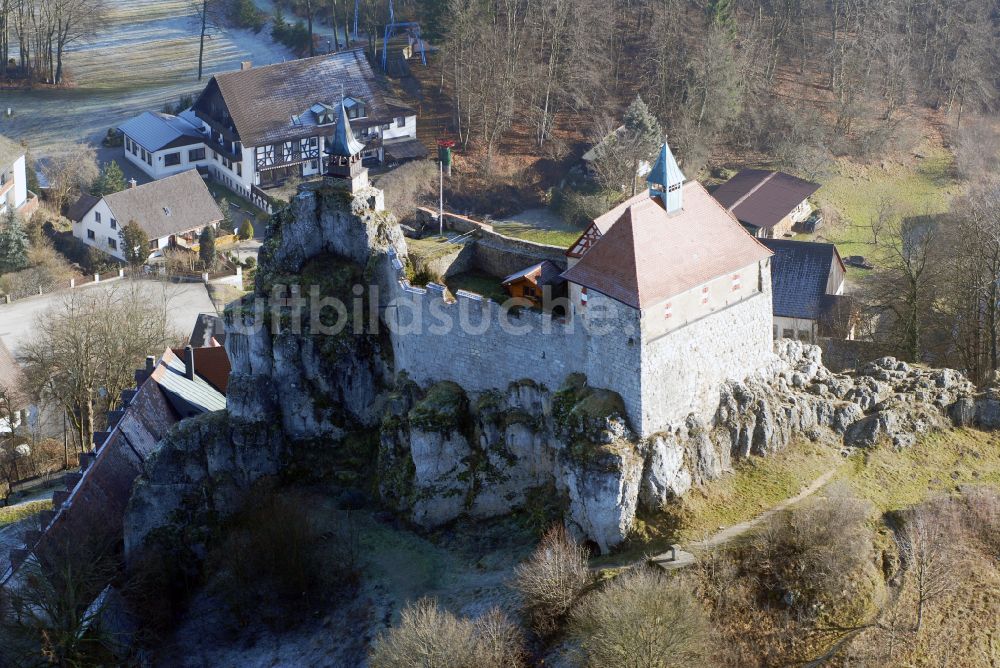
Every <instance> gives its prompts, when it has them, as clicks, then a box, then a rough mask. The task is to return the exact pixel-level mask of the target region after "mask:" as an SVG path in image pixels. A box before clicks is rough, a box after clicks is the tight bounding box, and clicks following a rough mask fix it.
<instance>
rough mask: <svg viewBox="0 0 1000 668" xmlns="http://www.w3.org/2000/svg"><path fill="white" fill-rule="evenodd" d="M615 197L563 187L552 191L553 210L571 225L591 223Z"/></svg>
mask: <svg viewBox="0 0 1000 668" xmlns="http://www.w3.org/2000/svg"><path fill="white" fill-rule="evenodd" d="M615 199H620V194H619V195H616V196H615V197H614V198H612V197H609V196H608V195H606V194H604V193H600V192H598V193H590V192H583V191H579V190H571V189H562V190H556V191H555V192H553V193H552V204H551V207H552V210H553V211H555V212H556V213H557V214H559V216H560V217H561V218H562V219H563V220H564V221H566V223H568V224H570V225H589V224H590V222H591V221H593V220H594V219H595V218H597V217H598V216H600V215H601V214H602V213H604V212H606V211H607V210H608V208H609V206H611V205H612V204H614V203H615V201H614V200H615Z"/></svg>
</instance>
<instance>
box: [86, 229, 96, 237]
mask: <svg viewBox="0 0 1000 668" xmlns="http://www.w3.org/2000/svg"><path fill="white" fill-rule="evenodd" d="M87 238H88V239H96V238H97V235H96V234H94V230H87Z"/></svg>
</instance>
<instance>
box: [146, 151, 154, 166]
mask: <svg viewBox="0 0 1000 668" xmlns="http://www.w3.org/2000/svg"><path fill="white" fill-rule="evenodd" d="M146 164H147V165H149V166H150V167H152V166H153V154H152V153H150V152H149V151H146Z"/></svg>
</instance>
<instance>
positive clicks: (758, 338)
mask: <svg viewBox="0 0 1000 668" xmlns="http://www.w3.org/2000/svg"><path fill="white" fill-rule="evenodd" d="M648 182H649V189H648V191H646V192H643V193H641V194H639V195H637V196H635V197H632V198H631V199H629V200H626V201H625V202H622V203H621V204H619V205H618V206H616V207H614V208H613V209H611V210H610V211H608V212H607V213H605V214H604V215H602V216H599V217H598V218H597V219H595V220H594V221H593V223H592V224H591V225H590V227H589V228H588V229H587V230H586V231H585V232H584V233H583V234H582V235H580V238H579V239H578V240H577V241H576V242H575V243H574V244H573V245H572V246H571V247H570V248H569V250H568V251H566V253H565V258H566V266H567V268H566V270H565V271H563V272H562V273H561V274H560V276H561V278H562V279H564V280H565V281H566V284H567V285H566V292H567V293H568V297H567V299H566V301H567V302H568V303H567V304H565V308H564V309H560V313H559V314H556V313H554V312H545V310H544V309H538V310H535V309H521V310H519V311H517V314H516V315H515V316H513V320H512V319H511V318H510V317H508V316H507V315H505V314H504V312H503V308H502V307H501V306H500V305H499V304H496V303H495V302H493V301H491V300H489V299H486V298H485V297H482V296H480V295H477V294H473V293H467V292H465V291H463V290H458V291H457V292H456V293H455V298H454V300H451V299H450V298H449V296H448V295H447V293H446V292H445V287H444V286H442V285H435V284H433V283H431V284H428V285H427V286H426V287H419V286H414V285H410V283H409V282H408V281H407V280H406V278H405V275H404V274H403V273H402V267H403V264H402V262H401V261H397V263H396V264H397V273H398V283H399V285H400V288H401V289H400V291H399V294H398V295H397V298H396V300H395V302H394V304H393V305H392V306H393V308H392V309H389V310H391V311H392V317H393V318H398V319H399V321H400V322H404V323H407V324H408V325H409V326H407V327H406V328H405V329H406V331H405V332H398V330H397V332H398V333H396V334H394V336H393V338H392V342H393V352H394V357H395V361H396V370H397V371H406V372H407V374H408V375H409V377H410V378H412V379H413V380H415V381H416V382H418V383H421V384H427V383H430V382H435V381H441V380H451V381H454V382H456V383H458V384H459V385H461V386H462V387H463V388H465V389H466V390H467V391H470V392H477V391H486V390H490V389H492V388H504V387H507V386H508V384H509V383H516V382H518V381H520V380H522V379H525V378H530V379H531V380H532V381H534V382H536V383H538V384H540V385H543V386H545V387H547V388H549V389H556V388H558V387H560V386H561V385H562V384H563V383H564V382H565V380H566V378H567V376H568V375H569V374H571V373H582V374H584V375H586V377H587V380H588V383H589V384H590V385H591V386H592V387H595V388H604V389H607V390H612V391H614V392H616V393H617V394H618V395H620V396H621V398H622V401H623V403H624V406H625V411H626V413H627V416H626V417H627V418H628V422H629V424H630V426H631V428H632V430H633V431H635V432H636V433H637V434H639V435H640V436H642V437H648V436H651V435H653V434H656V433H658V432H661V431H665V430H668V429H671V428H673V427H675V426H676V425H678V424H679V423H681V422H682V421H683V420H684V419H685V418H686V417H687V416H688V415H690V414H691V413H694V414H696V415H698V416H699V417H701V418H702V419H706V420H711V419H712V418H713V417H714V413H715V411H716V409H717V408H718V404H719V389H720V386H721V385H722V384H723V383H724V382H726V381H727V380H736V381H741V380H744V379H745V378H747V377H748V376H750V375H752V374H753V373H755V372H757V371H760V370H763V369H764V368H765V367H767V366H768V365H769V364H770V363H771V362H772V361H773V352H772V338H771V331H772V329H771V328H772V309H771V276H770V262H771V251H770V250H768V249H767V248H766V247H765V246H763V245H762V244H761V243H760V242H759V241H757V240H756V239H755V238H753V237H752V236H751V235H750V234H748V233H747V231H746V230H745V229H744V228H743V227H742V226H741V225H740V223H739V221H738V220H737V219H736V218H735V217H734V216H733V215H732V214H731V213H730V212H728V211H726V209H725V208H724V207H723V206H722V205H721V204H719V203H718V202H717V201H716V200H715V199H714V198H713V197H712V196H711V195H709V193H708V192H707V191H706V190H705V189H704V188H703V187H702V186H701V184H699V183H697V182H696V181H686V180H685V178H684V174H683V173H682V172H681V170H680V168H679V167H678V165H677V162H676V161H675V160H674V156H673V154H672V153H671V151H670V148H669V147H668V146H667V145H666V144H664V145H663V147H662V149H661V151H660V154H659V158H658V160H657V161H656V164H655V165H654V166H653V169H652V171H651V172H650V174H649V177H648ZM484 234H485V233H484ZM495 236H496V235H494V237H495ZM501 243H502V240H501V239H496V238H493V239H491V240H490V242H489V247H484V248H482V249H479V250H481V251H482V252H483V253H484V254H486V253H493V252H496V247H498V246H499V245H501ZM479 250H477V251H476V252H477V253H478V252H479ZM536 264H537V263H536ZM533 269H534V267H529V270H526V271H530V270H533ZM522 273H523V272H522ZM508 278H516V276H509V277H508ZM563 310H565V315H563V314H562V311H563ZM463 318H464V324H465V326H455V327H451V328H447V327H442V328H440V329H442V330H446V333H444V334H442V333H435V331H434V326H436V325H437V324H439V323H441V322H442V321H448V322H453V323H454V322H459V323H462V322H463ZM505 320H508V321H510V322H512V323H513V325H514V326H507V327H504V326H503V322H504V321H505ZM420 323H424V325H423V326H420ZM428 323H430V324H431V326H427V324H428ZM539 334H540V335H539Z"/></svg>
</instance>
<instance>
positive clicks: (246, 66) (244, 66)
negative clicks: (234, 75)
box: [240, 60, 253, 72]
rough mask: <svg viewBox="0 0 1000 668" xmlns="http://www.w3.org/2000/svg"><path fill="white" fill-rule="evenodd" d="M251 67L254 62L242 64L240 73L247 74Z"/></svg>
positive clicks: (247, 61)
mask: <svg viewBox="0 0 1000 668" xmlns="http://www.w3.org/2000/svg"><path fill="white" fill-rule="evenodd" d="M251 67H253V61H252V60H244V61H243V62H241V63H240V72H246V71H247V70H249V69H250V68H251Z"/></svg>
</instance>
